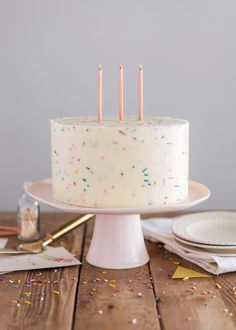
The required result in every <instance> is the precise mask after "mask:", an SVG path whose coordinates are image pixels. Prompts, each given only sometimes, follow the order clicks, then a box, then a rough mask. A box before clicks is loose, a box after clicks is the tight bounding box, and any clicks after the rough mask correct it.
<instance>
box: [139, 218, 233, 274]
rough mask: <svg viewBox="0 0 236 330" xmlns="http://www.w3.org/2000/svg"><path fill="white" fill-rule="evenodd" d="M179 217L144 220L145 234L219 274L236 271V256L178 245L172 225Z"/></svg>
mask: <svg viewBox="0 0 236 330" xmlns="http://www.w3.org/2000/svg"><path fill="white" fill-rule="evenodd" d="M176 220H177V218H176V219H175V218H155V219H148V220H142V228H143V234H144V237H145V238H146V239H149V240H150V241H152V242H162V243H164V245H165V248H166V250H168V251H170V252H173V253H175V254H178V255H179V256H180V257H182V258H183V259H186V260H188V261H190V262H192V263H194V264H196V265H198V266H200V267H201V268H203V269H205V270H206V271H208V272H210V273H212V274H215V275H218V274H222V273H228V272H235V271H236V257H232V256H227V255H226V256H223V257H219V256H216V255H213V254H212V255H211V254H209V252H204V251H202V252H188V251H186V250H185V249H184V248H183V247H182V246H180V245H178V244H177V243H176V242H175V240H174V238H173V234H172V226H173V223H174V221H176Z"/></svg>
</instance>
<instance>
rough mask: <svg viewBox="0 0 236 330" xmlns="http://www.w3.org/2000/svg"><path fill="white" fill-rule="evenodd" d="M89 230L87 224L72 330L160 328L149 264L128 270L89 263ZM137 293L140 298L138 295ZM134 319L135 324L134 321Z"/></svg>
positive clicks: (89, 227) (89, 225) (89, 226)
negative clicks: (87, 258) (86, 257)
mask: <svg viewBox="0 0 236 330" xmlns="http://www.w3.org/2000/svg"><path fill="white" fill-rule="evenodd" d="M92 229H93V228H92V223H89V224H88V232H87V235H86V241H85V249H84V254H83V266H82V269H81V277H80V286H79V294H78V300H77V306H76V314H75V322H74V329H86V330H89V329H95V328H96V329H97V330H99V329H102V330H106V329H107V330H111V329H113V330H116V329H117V330H118V329H119V330H120V329H127V330H128V329H134V326H135V329H140V330H143V329H145V330H148V329H151V330H155V329H160V324H159V320H158V315H157V310H156V301H155V300H154V295H153V287H152V284H151V281H150V273H149V267H148V265H145V266H143V267H139V268H135V269H128V270H105V269H101V268H97V267H93V266H91V265H89V264H88V263H87V262H86V260H85V256H86V253H87V251H88V247H89V244H90V240H91V234H92ZM104 272H105V273H104ZM96 278H97V279H98V280H96ZM94 280H95V281H94ZM107 281H108V282H107ZM113 281H116V282H113ZM93 282H95V283H93ZM109 284H111V285H114V286H115V287H114V288H112V287H109ZM92 290H96V291H92ZM91 292H92V295H91ZM139 292H140V293H141V294H142V297H138V293H139ZM135 319H136V321H137V323H136V324H133V323H132V321H133V322H135V321H134V320H135Z"/></svg>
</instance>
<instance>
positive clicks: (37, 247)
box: [0, 214, 94, 254]
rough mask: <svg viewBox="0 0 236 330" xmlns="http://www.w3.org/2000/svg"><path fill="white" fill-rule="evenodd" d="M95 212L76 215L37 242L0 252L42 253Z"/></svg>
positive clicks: (0, 250)
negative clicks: (45, 248) (46, 247)
mask: <svg viewBox="0 0 236 330" xmlns="http://www.w3.org/2000/svg"><path fill="white" fill-rule="evenodd" d="M93 216H94V215H93V214H85V215H83V216H81V217H79V218H78V217H76V218H73V219H72V220H70V221H69V222H67V223H65V224H64V225H62V226H60V227H59V228H57V229H56V230H55V231H53V232H51V233H48V234H46V235H45V237H44V238H43V239H40V240H38V241H35V242H30V243H22V244H19V245H18V246H17V248H16V249H0V254H25V253H40V252H42V251H43V248H44V247H45V246H47V245H49V244H50V243H52V242H53V241H55V240H56V239H57V238H59V237H61V236H62V235H64V234H66V233H68V232H69V231H71V230H72V229H74V228H76V227H77V226H79V225H81V224H82V223H84V222H86V221H87V220H89V219H91V218H92V217H93Z"/></svg>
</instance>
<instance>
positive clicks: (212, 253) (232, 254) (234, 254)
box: [176, 241, 236, 261]
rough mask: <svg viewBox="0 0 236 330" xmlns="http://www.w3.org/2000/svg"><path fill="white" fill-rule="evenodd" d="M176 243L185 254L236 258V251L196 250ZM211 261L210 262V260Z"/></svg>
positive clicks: (193, 247)
mask: <svg viewBox="0 0 236 330" xmlns="http://www.w3.org/2000/svg"><path fill="white" fill-rule="evenodd" d="M176 243H177V244H178V245H179V246H180V247H181V248H183V249H184V250H185V251H186V252H190V253H199V254H202V253H204V255H209V256H218V257H226V256H227V257H236V249H235V250H234V251H233V250H232V251H225V250H214V249H208V248H206V249H200V248H197V247H195V246H189V245H185V244H183V243H180V242H178V241H176ZM210 261H212V260H210Z"/></svg>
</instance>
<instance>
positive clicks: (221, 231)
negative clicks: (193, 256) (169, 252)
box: [173, 211, 236, 256]
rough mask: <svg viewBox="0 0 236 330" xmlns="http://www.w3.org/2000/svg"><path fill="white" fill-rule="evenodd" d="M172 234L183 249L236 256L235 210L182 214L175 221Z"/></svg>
mask: <svg viewBox="0 0 236 330" xmlns="http://www.w3.org/2000/svg"><path fill="white" fill-rule="evenodd" d="M173 235H174V239H175V241H176V243H177V244H178V245H179V246H181V247H182V248H183V249H184V250H185V251H188V252H205V253H211V254H212V255H218V256H236V212H222V211H214V212H199V213H193V214H187V215H184V216H182V217H179V219H178V220H176V221H175V223H174V225H173Z"/></svg>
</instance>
